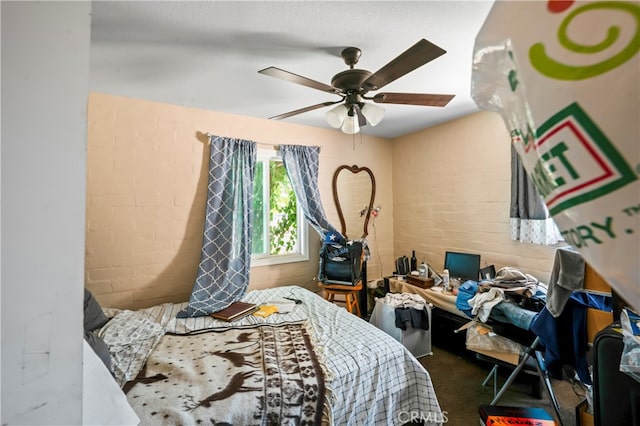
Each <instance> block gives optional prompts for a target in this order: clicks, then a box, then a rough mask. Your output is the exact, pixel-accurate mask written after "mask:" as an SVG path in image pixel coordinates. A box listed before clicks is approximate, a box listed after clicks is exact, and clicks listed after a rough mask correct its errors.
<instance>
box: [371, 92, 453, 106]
mask: <svg viewBox="0 0 640 426" xmlns="http://www.w3.org/2000/svg"><path fill="white" fill-rule="evenodd" d="M455 96H456V95H434V94H426V93H425V94H423V93H378V94H376V95H375V96H374V97H373V98H372V99H373V102H376V103H379V104H405V105H423V106H434V107H444V106H447V104H448V103H449V101H450V100H451V99H453V98H454V97H455ZM367 99H368V98H367Z"/></svg>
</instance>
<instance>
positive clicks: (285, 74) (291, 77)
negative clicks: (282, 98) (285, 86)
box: [258, 67, 340, 95]
mask: <svg viewBox="0 0 640 426" xmlns="http://www.w3.org/2000/svg"><path fill="white" fill-rule="evenodd" d="M258 72H259V73H260V74H264V75H268V76H271V77H275V78H279V79H281V80H286V81H289V82H291V83H296V84H301V85H303V86H307V87H311V88H312V89H317V90H322V91H323V92H327V93H334V94H338V95H339V94H340V90H339V89H336V88H335V87H333V86H329V85H328V84H324V83H321V82H319V81H316V80H311V79H310V78H307V77H303V76H301V75H298V74H294V73H292V72H289V71H285V70H283V69H280V68H276V67H269V68H265V69H263V70H260V71H258Z"/></svg>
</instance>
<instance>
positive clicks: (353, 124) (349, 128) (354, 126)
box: [342, 115, 360, 135]
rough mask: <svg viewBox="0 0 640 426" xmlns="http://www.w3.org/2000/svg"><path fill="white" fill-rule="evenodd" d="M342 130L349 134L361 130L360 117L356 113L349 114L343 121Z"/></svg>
mask: <svg viewBox="0 0 640 426" xmlns="http://www.w3.org/2000/svg"><path fill="white" fill-rule="evenodd" d="M342 131H343V132H344V133H346V134H348V135H353V134H355V133H358V132H359V131H360V125H359V124H358V117H357V116H356V115H348V116H347V117H345V119H344V123H342Z"/></svg>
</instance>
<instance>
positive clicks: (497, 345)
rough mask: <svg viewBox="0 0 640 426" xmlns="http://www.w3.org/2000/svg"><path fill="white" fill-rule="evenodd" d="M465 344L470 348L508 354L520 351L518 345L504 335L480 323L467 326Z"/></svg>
mask: <svg viewBox="0 0 640 426" xmlns="http://www.w3.org/2000/svg"><path fill="white" fill-rule="evenodd" d="M466 345H467V348H468V349H471V350H485V351H495V352H502V353H509V354H520V353H522V351H521V348H520V345H519V344H518V343H516V342H514V341H513V340H509V339H507V338H506V337H502V336H498V335H497V334H495V333H493V332H488V329H487V328H485V327H483V326H481V325H472V326H471V327H469V328H467V341H466Z"/></svg>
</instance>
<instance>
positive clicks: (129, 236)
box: [85, 93, 393, 309]
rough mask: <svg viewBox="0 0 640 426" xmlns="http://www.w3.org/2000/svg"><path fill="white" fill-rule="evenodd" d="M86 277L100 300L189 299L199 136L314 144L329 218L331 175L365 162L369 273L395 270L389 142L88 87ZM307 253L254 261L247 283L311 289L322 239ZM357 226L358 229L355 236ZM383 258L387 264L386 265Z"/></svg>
mask: <svg viewBox="0 0 640 426" xmlns="http://www.w3.org/2000/svg"><path fill="white" fill-rule="evenodd" d="M88 126H89V128H88V138H89V143H88V153H87V154H88V160H87V221H86V258H85V284H86V286H87V288H89V289H90V290H91V291H92V292H93V293H94V294H95V295H96V297H97V298H98V300H99V301H100V303H101V304H102V305H103V306H113V307H120V308H130V309H132V308H140V307H145V306H151V305H153V304H156V303H163V302H181V301H185V300H188V298H189V295H190V293H191V289H192V287H193V282H194V280H195V275H196V272H197V267H198V263H199V261H200V249H201V244H202V232H203V224H204V210H205V199H206V195H207V173H208V165H209V156H208V154H209V150H208V147H207V145H208V141H207V138H206V136H203V135H200V136H198V132H212V133H214V134H218V135H221V136H229V137H235V138H242V139H249V140H253V141H256V142H259V143H265V144H300V145H317V146H320V147H321V153H320V176H319V186H320V193H321V196H322V200H323V204H324V207H325V210H326V213H327V216H328V218H329V221H330V222H331V223H332V224H334V225H335V226H336V227H338V228H339V227H340V222H339V220H338V216H337V213H336V208H335V205H334V202H333V194H332V187H331V181H332V177H333V173H334V171H335V170H336V169H337V168H338V166H340V165H342V164H347V165H353V164H357V165H359V166H366V167H369V168H370V169H371V170H372V171H373V173H374V174H375V176H376V179H377V180H378V182H379V183H378V187H377V193H376V204H379V205H382V206H384V207H385V209H384V210H383V211H384V213H385V214H381V215H380V216H379V217H378V218H377V219H376V221H375V223H372V227H371V228H370V238H369V244H370V245H371V249H372V259H371V261H370V262H369V264H368V273H369V278H371V279H374V278H376V277H382V276H383V275H388V274H390V273H391V272H392V265H393V223H392V220H393V219H392V218H393V206H392V194H391V187H392V179H391V161H392V154H391V151H392V145H391V141H389V140H386V139H381V138H373V137H368V136H366V135H363V137H362V143H361V142H360V137H359V136H358V140H357V141H355V143H354V140H353V138H352V137H351V136H350V135H345V134H343V133H341V132H339V131H335V130H331V129H325V128H322V129H320V128H312V127H307V126H299V125H294V124H291V123H286V122H282V121H281V122H278V121H269V120H265V119H256V118H248V117H240V116H234V115H230V114H221V113H217V112H212V111H204V110H198V109H193V108H185V107H180V106H176V105H167V104H161V103H156V102H149V101H143V100H136V99H130V98H124V97H118V96H110V95H106V94H100V93H92V94H91V95H90V98H89V108H88ZM309 235H310V241H311V244H310V259H309V261H307V262H297V263H290V264H285V265H274V266H263V267H253V268H252V270H251V279H250V283H249V288H250V289H254V288H265V287H274V286H280V285H289V284H298V285H306V286H307V287H309V288H311V289H316V285H315V282H314V281H313V280H314V278H315V277H316V275H317V272H318V251H319V248H320V241H319V238H318V236H317V234H316V233H315V232H314V231H312V230H311V231H310V234H309ZM359 236H360V234H358V235H356V236H355V237H359ZM382 265H386V267H385V268H383V267H382Z"/></svg>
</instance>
